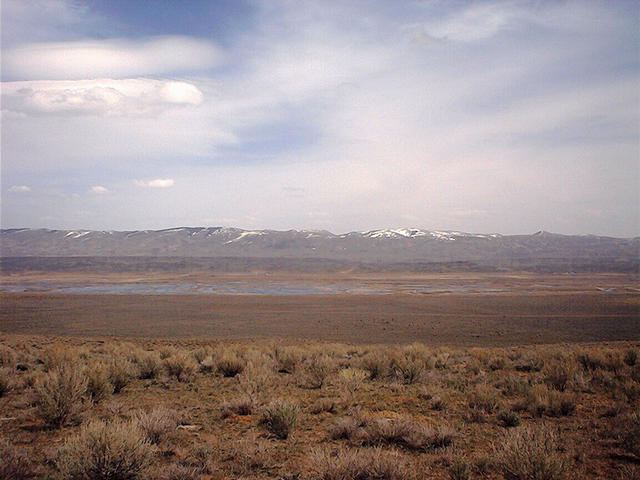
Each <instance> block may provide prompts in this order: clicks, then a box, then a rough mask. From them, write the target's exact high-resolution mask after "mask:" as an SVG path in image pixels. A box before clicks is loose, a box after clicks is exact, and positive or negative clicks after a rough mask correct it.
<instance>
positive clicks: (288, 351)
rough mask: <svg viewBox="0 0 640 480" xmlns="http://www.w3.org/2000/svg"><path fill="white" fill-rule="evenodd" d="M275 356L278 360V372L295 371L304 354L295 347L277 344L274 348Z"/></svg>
mask: <svg viewBox="0 0 640 480" xmlns="http://www.w3.org/2000/svg"><path fill="white" fill-rule="evenodd" d="M273 358H274V360H275V361H276V370H277V371H278V373H294V372H295V370H296V366H297V365H298V363H299V362H300V359H301V358H302V354H301V353H300V350H299V349H297V348H295V347H281V346H276V347H275V348H274V350H273Z"/></svg>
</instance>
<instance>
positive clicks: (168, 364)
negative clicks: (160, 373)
mask: <svg viewBox="0 0 640 480" xmlns="http://www.w3.org/2000/svg"><path fill="white" fill-rule="evenodd" d="M162 364H163V366H164V370H165V372H166V373H167V375H168V376H169V378H174V379H176V380H178V381H179V382H188V381H191V380H192V379H193V376H194V374H195V372H196V368H197V365H196V362H195V360H194V359H193V358H192V357H191V356H190V355H186V354H184V353H176V354H175V355H172V356H170V357H167V358H165V359H164V360H163V361H162Z"/></svg>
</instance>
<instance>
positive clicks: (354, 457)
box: [312, 448, 415, 480]
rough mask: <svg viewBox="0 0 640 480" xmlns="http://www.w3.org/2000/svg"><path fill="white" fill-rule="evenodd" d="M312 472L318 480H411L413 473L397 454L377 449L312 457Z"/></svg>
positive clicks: (406, 462) (320, 454)
mask: <svg viewBox="0 0 640 480" xmlns="http://www.w3.org/2000/svg"><path fill="white" fill-rule="evenodd" d="M312 463H313V468H314V470H316V471H317V472H318V476H319V478H320V479H321V480H376V479H379V480H411V479H413V478H415V469H414V468H413V466H412V465H411V463H410V461H409V460H408V459H407V458H406V457H404V456H402V455H400V454H399V453H398V452H387V451H384V450H382V449H380V448H374V449H357V450H341V451H339V452H338V453H337V454H336V455H332V454H330V453H328V452H323V453H316V454H314V456H313V458H312Z"/></svg>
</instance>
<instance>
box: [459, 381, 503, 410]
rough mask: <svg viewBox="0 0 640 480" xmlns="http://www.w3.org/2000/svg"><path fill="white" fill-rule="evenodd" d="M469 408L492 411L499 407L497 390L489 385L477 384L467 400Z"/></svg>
mask: <svg viewBox="0 0 640 480" xmlns="http://www.w3.org/2000/svg"><path fill="white" fill-rule="evenodd" d="M467 404H468V405H469V408H471V409H478V410H482V411H484V412H486V413H493V412H495V411H496V410H498V409H499V408H500V406H501V405H502V400H501V399H500V394H499V393H498V391H497V390H496V389H495V388H493V387H491V386H489V385H477V386H476V388H475V390H474V391H473V392H471V393H470V395H469V399H468V401H467Z"/></svg>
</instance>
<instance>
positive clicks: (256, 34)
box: [1, 0, 640, 237]
mask: <svg viewBox="0 0 640 480" xmlns="http://www.w3.org/2000/svg"><path fill="white" fill-rule="evenodd" d="M1 15H2V71H1V78H2V117H1V118H2V145H1V147H2V148H1V164H2V170H1V172H2V179H1V180H2V182H1V185H2V191H1V201H2V206H1V209H2V210H1V212H2V217H1V225H2V228H23V227H31V228H56V229H81V228H82V229H98V230H134V229H161V228H168V227H176V226H234V227H239V228H246V229H278V230H287V229H292V228H295V229H318V230H321V229H326V230H329V231H332V232H334V233H345V232H350V231H364V230H371V229H376V228H397V227H414V228H423V229H430V230H459V231H466V232H478V233H493V232H496V233H503V234H525V233H533V232H536V231H539V230H547V231H551V232H556V233H565V234H598V235H610V236H618V237H631V236H638V235H640V87H639V85H640V2H638V1H630V0H629V1H610V0H608V1H586V0H585V1H492V0H486V1H477V2H474V1H449V0H446V1H445V0H442V1H437V0H425V1H418V0H415V1H410V0H407V1H397V2H396V1H394V2H388V1H385V0H379V1H375V0H374V1H349V0H347V1H337V0H336V1H320V0H318V1H304V0H303V1H293V0H291V1H284V0H273V1H257V0H256V1H242V0H221V1H215V0H210V1H198V0H192V1H189V2H180V1H170V0H156V1H145V0H137V1H135V2H132V1H130V0H85V1H80V0H33V1H29V2H25V1H23V0H3V1H2V11H1Z"/></svg>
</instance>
